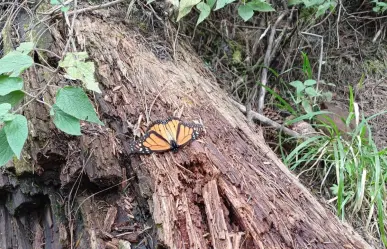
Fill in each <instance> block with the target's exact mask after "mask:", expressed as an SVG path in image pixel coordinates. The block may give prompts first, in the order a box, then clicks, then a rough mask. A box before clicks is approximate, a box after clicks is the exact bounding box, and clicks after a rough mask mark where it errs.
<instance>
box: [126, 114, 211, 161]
mask: <svg viewBox="0 0 387 249" xmlns="http://www.w3.org/2000/svg"><path fill="white" fill-rule="evenodd" d="M202 130H203V126H202V125H199V124H195V123H185V122H183V121H181V120H180V119H178V118H175V117H171V118H168V119H166V120H158V121H155V122H153V123H152V124H151V125H150V126H149V128H148V130H147V131H146V132H145V135H144V136H143V137H142V138H140V140H139V141H135V142H133V143H132V144H131V145H130V149H131V153H132V154H150V153H152V152H158V153H160V152H165V151H169V150H172V151H173V152H177V151H178V149H179V148H180V147H182V146H184V145H186V144H188V143H189V142H191V141H193V140H196V139H197V138H198V137H199V136H200V133H201V131H202Z"/></svg>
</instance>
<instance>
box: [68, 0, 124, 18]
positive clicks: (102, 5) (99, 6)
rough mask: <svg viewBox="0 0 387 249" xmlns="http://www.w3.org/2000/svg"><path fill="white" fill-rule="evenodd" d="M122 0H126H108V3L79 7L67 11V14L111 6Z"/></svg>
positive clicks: (122, 0)
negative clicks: (111, 0)
mask: <svg viewBox="0 0 387 249" xmlns="http://www.w3.org/2000/svg"><path fill="white" fill-rule="evenodd" d="M124 1H126V0H116V1H113V2H110V3H105V4H100V5H97V6H91V7H87V8H84V9H80V10H73V11H69V12H68V13H67V14H68V15H69V16H70V15H74V14H81V13H84V12H87V11H92V10H98V9H103V8H107V7H110V6H113V5H115V4H118V3H121V2H124Z"/></svg>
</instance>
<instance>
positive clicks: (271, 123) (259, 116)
mask: <svg viewBox="0 0 387 249" xmlns="http://www.w3.org/2000/svg"><path fill="white" fill-rule="evenodd" d="M231 101H232V103H233V104H234V105H235V106H236V107H238V109H239V110H240V111H241V112H243V113H246V107H245V106H244V105H242V104H240V103H238V102H236V101H235V100H233V99H232V100H231ZM250 115H251V118H252V119H254V120H257V121H260V122H262V123H264V124H266V125H269V126H271V127H274V128H276V129H277V130H279V131H283V132H284V133H285V134H287V135H289V136H292V137H296V138H300V137H302V136H301V135H300V134H298V133H297V132H295V131H292V130H290V129H289V128H286V127H284V126H283V125H280V124H279V123H277V122H275V121H273V120H271V119H269V118H267V117H265V116H263V115H262V114H259V113H257V112H254V111H251V110H250Z"/></svg>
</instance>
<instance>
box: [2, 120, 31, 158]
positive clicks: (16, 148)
mask: <svg viewBox="0 0 387 249" xmlns="http://www.w3.org/2000/svg"><path fill="white" fill-rule="evenodd" d="M4 131H5V134H6V135H7V141H8V144H9V147H11V149H12V151H13V153H15V155H16V157H17V158H18V159H20V153H21V151H22V149H23V146H24V143H25V141H26V140H27V136H28V125H27V119H26V118H25V117H24V116H23V115H15V118H14V119H13V120H12V121H8V122H5V126H4Z"/></svg>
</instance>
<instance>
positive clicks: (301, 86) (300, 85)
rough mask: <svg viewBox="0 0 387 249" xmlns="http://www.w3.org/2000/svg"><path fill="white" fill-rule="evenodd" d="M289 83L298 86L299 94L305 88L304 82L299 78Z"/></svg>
mask: <svg viewBox="0 0 387 249" xmlns="http://www.w3.org/2000/svg"><path fill="white" fill-rule="evenodd" d="M289 85H291V86H293V87H295V88H296V91H297V94H299V93H301V92H302V90H304V89H305V86H304V83H302V82H301V81H299V80H296V81H292V82H290V83H289Z"/></svg>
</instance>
